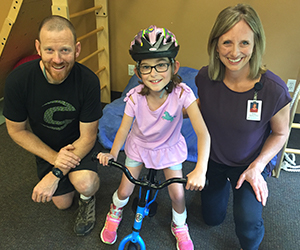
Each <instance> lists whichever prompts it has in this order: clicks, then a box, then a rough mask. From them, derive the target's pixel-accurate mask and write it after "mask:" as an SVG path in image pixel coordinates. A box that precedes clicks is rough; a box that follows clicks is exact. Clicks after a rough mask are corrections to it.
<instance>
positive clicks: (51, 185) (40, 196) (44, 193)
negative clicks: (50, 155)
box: [32, 172, 59, 203]
mask: <svg viewBox="0 0 300 250" xmlns="http://www.w3.org/2000/svg"><path fill="white" fill-rule="evenodd" d="M58 182H59V178H57V177H56V176H54V175H53V174H52V172H50V173H48V174H47V175H45V176H44V178H43V179H42V180H41V181H40V182H39V183H38V184H37V185H36V186H35V187H34V189H33V192H32V200H33V201H34V202H43V203H45V202H49V201H51V199H52V196H53V194H54V192H55V191H56V189H57V186H58Z"/></svg>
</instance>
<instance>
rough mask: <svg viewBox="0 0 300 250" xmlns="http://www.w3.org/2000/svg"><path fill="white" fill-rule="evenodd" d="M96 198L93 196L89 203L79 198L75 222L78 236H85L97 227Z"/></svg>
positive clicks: (75, 230)
mask: <svg viewBox="0 0 300 250" xmlns="http://www.w3.org/2000/svg"><path fill="white" fill-rule="evenodd" d="M95 204H96V197H95V196H92V197H91V199H89V200H88V201H83V200H82V199H80V198H79V208H78V215H77V218H76V220H75V226H74V232H75V233H76V234H77V235H78V236H84V235H86V234H87V233H89V232H90V231H91V230H92V229H93V228H94V226H95V221H96V218H95Z"/></svg>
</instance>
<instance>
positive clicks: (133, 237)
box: [118, 206, 146, 250]
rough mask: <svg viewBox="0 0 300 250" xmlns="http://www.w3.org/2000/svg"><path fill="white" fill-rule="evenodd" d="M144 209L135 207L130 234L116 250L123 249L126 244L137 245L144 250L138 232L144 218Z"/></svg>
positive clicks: (144, 246) (142, 241)
mask: <svg viewBox="0 0 300 250" xmlns="http://www.w3.org/2000/svg"><path fill="white" fill-rule="evenodd" d="M145 209H146V208H145V207H140V206H138V207H137V210H136V214H135V220H134V224H133V230H132V233H131V234H129V235H127V236H126V237H125V238H124V239H123V240H122V241H121V243H120V245H119V248H118V250H123V249H125V245H126V244H127V243H128V242H130V241H131V242H132V243H137V244H139V245H140V248H141V250H146V245H145V242H144V240H143V239H142V237H141V236H140V230H141V228H142V223H143V219H144V216H145Z"/></svg>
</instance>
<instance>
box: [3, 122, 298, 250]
mask: <svg viewBox="0 0 300 250" xmlns="http://www.w3.org/2000/svg"><path fill="white" fill-rule="evenodd" d="M294 137H295V138H296V139H295V140H294V144H299V138H298V137H297V136H296V135H295V136H294ZM291 139H292V138H291ZM0 141H1V143H0V190H1V191H0V249H5V250H6V249H9V250H11V249H49V250H50V249H104V250H106V249H108V250H109V249H111V250H113V249H117V246H118V244H119V243H120V240H121V239H122V238H123V237H124V236H125V235H127V234H129V233H130V231H131V228H132V224H133V219H134V214H133V212H132V210H131V203H132V200H133V198H134V197H135V196H137V192H138V190H137V188H136V189H135V191H134V194H133V195H132V197H131V199H130V202H129V204H128V205H127V207H126V209H125V211H124V216H123V221H122V222H121V224H120V227H119V231H118V240H117V242H116V243H115V244H114V245H112V246H108V245H105V244H103V243H102V242H101V241H100V239H99V232H100V230H101V229H102V227H103V224H104V221H105V216H106V213H107V212H108V209H109V204H110V202H111V196H112V194H113V192H114V191H115V190H116V188H117V187H118V185H119V181H120V176H121V172H120V171H119V170H116V169H113V168H108V167H103V166H100V165H99V176H100V179H101V187H100V189H99V191H98V192H97V194H96V206H97V210H96V212H97V223H96V226H95V228H94V229H93V231H92V232H91V233H90V234H89V235H87V236H85V237H77V236H76V235H75V234H74V233H73V224H74V220H75V215H76V209H77V207H78V205H77V200H76V202H74V204H73V206H72V207H71V208H70V209H67V210H65V211H59V210H58V209H56V208H55V206H54V205H53V204H52V203H51V202H50V203H47V204H38V203H34V202H33V201H32V200H31V193H32V189H33V187H34V186H35V185H36V183H37V182H38V178H37V176H36V167H35V160H34V156H33V155H31V154H30V153H28V152H26V151H25V150H23V149H22V148H20V147H19V146H17V145H16V144H15V143H14V142H13V141H12V140H11V139H10V137H9V136H8V134H7V131H6V127H5V124H4V125H1V126H0ZM119 160H120V162H122V161H123V162H124V153H123V152H121V153H120V158H119ZM298 164H299V163H298ZM194 166H195V164H194V163H191V162H185V163H184V172H185V173H188V172H190V171H191V170H192V169H193V168H194ZM143 174H145V172H143ZM158 176H159V178H163V177H162V173H159V174H158ZM299 183H300V173H290V172H284V171H282V172H281V175H280V178H279V179H275V178H273V177H272V178H268V186H269V192H270V195H269V198H268V202H267V206H266V207H265V208H264V211H263V218H264V221H265V228H266V232H265V237H264V239H263V242H262V244H261V247H260V249H262V250H276V249H278V250H292V249H293V250H295V249H300V218H299V217H300V216H299V215H300V206H299V202H300V188H299V186H300V184H299ZM200 195H201V193H200V192H191V191H187V192H186V200H187V210H188V224H189V228H190V235H191V237H192V239H193V241H194V245H195V250H198V249H205V250H234V249H236V250H238V249H240V247H239V244H238V240H237V238H236V236H235V232H234V224H233V217H232V197H231V199H230V201H229V206H228V213H227V217H226V219H225V221H224V223H223V224H222V225H220V226H217V227H209V226H207V225H205V224H204V222H203V219H202V217H201V214H200V209H201V204H200ZM157 202H158V204H159V205H158V211H157V214H156V215H155V216H154V217H152V218H146V219H145V220H144V223H143V228H142V230H141V236H142V237H143V239H144V240H145V242H146V246H147V249H150V250H153V249H154V250H156V249H159V250H169V249H175V239H174V237H173V235H172V234H171V232H170V222H171V202H170V199H169V197H168V193H167V190H166V189H165V190H161V191H160V192H159V194H158V197H157Z"/></svg>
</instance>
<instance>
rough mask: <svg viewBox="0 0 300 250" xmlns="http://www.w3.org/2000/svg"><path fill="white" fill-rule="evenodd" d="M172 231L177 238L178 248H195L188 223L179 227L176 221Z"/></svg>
mask: <svg viewBox="0 0 300 250" xmlns="http://www.w3.org/2000/svg"><path fill="white" fill-rule="evenodd" d="M171 231H172V234H173V235H174V236H175V238H176V242H177V243H176V247H177V250H194V244H193V242H192V240H191V237H190V234H189V229H188V226H187V224H185V225H184V226H183V227H177V226H176V225H175V223H173V222H172V224H171Z"/></svg>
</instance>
